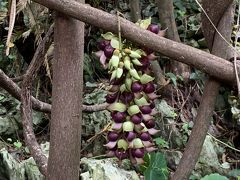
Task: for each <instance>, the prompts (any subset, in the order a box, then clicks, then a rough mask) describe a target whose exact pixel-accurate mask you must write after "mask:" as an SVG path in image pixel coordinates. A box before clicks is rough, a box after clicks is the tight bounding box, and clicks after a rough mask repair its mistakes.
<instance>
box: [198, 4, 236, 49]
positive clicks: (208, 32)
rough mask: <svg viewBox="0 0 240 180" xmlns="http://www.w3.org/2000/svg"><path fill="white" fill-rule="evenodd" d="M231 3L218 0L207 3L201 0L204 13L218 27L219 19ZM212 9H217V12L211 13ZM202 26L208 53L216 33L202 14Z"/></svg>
mask: <svg viewBox="0 0 240 180" xmlns="http://www.w3.org/2000/svg"><path fill="white" fill-rule="evenodd" d="M231 3H232V0H218V1H209V0H202V6H203V9H204V10H205V11H206V13H207V15H208V16H209V18H210V19H211V21H212V22H213V24H214V25H215V26H216V25H218V23H219V21H220V20H221V17H222V16H223V14H224V12H225V10H226V9H227V7H229V5H230V4H231ZM212 9H218V10H217V11H213V10H212ZM202 26H203V27H204V28H203V34H204V37H205V39H206V42H207V45H208V48H209V49H210V51H211V50H212V46H213V39H214V36H215V33H216V30H215V28H214V27H213V26H212V24H211V22H210V21H209V19H208V18H207V16H206V15H205V13H202Z"/></svg>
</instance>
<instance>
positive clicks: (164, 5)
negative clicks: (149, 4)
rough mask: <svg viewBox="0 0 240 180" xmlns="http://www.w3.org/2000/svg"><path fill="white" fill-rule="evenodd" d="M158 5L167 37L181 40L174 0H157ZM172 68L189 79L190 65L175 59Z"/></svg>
mask: <svg viewBox="0 0 240 180" xmlns="http://www.w3.org/2000/svg"><path fill="white" fill-rule="evenodd" d="M155 2H156V4H157V6H158V12H159V19H160V23H161V25H162V28H163V29H166V28H167V33H166V35H167V38H168V39H171V40H174V41H177V42H181V40H180V38H179V34H178V30H177V25H176V22H175V17H174V7H173V1H172V0H156V1H155ZM171 69H172V70H173V72H174V73H176V74H178V75H182V76H183V77H184V79H188V78H189V75H190V67H189V66H187V65H186V64H183V63H179V62H177V61H173V62H172V63H171Z"/></svg>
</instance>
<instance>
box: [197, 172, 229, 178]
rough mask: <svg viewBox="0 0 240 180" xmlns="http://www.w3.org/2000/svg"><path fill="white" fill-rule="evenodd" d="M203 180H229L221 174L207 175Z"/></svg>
mask: <svg viewBox="0 0 240 180" xmlns="http://www.w3.org/2000/svg"><path fill="white" fill-rule="evenodd" d="M201 180H228V178H227V177H226V176H221V175H220V174H217V173H214V174H210V175H206V176H204V177H203V178H201Z"/></svg>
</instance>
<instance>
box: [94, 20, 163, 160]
mask: <svg viewBox="0 0 240 180" xmlns="http://www.w3.org/2000/svg"><path fill="white" fill-rule="evenodd" d="M150 23H151V19H148V20H142V21H139V22H138V25H139V26H140V27H142V28H145V29H147V30H149V31H151V32H153V33H155V34H163V31H160V28H159V26H158V25H155V24H150ZM102 37H103V39H102V40H101V41H100V42H99V44H98V48H99V49H100V51H98V52H97V53H96V55H97V56H98V57H99V58H100V62H101V64H102V65H103V67H104V68H107V69H108V72H109V74H110V75H111V78H110V85H111V88H110V90H109V93H108V95H107V96H106V102H107V103H109V104H110V105H109V106H108V110H109V111H110V112H111V117H112V119H113V124H112V127H111V130H110V131H109V133H108V136H107V139H108V143H107V144H106V145H105V146H106V147H107V148H108V150H109V151H108V154H109V155H110V156H116V157H117V158H118V159H120V160H122V159H125V158H130V160H131V161H132V162H133V163H138V164H141V163H143V156H144V154H145V152H151V151H154V150H156V148H155V147H154V143H153V141H152V138H151V135H154V134H156V133H157V132H158V131H157V130H156V129H154V126H155V121H154V117H153V116H154V115H155V114H156V111H155V109H154V108H155V104H154V99H156V98H157V97H158V96H157V95H156V94H155V85H154V83H153V80H154V77H153V74H152V71H151V67H150V61H151V60H153V59H155V56H154V54H153V51H151V50H150V49H147V48H142V49H141V48H139V47H137V46H135V45H133V44H132V43H131V42H128V41H127V40H123V41H122V42H120V40H119V37H117V36H116V35H114V34H112V33H110V32H108V33H106V34H103V35H102Z"/></svg>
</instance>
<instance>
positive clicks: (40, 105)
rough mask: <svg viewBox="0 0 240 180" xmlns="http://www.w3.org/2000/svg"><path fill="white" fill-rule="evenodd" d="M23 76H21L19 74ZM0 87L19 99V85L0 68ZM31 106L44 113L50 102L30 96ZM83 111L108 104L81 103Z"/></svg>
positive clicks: (96, 108)
mask: <svg viewBox="0 0 240 180" xmlns="http://www.w3.org/2000/svg"><path fill="white" fill-rule="evenodd" d="M21 77H23V76H21ZM0 82H1V83H0V87H1V88H3V89H5V90H6V91H7V92H8V93H9V94H11V95H12V96H13V97H15V98H16V99H18V100H20V91H21V89H20V88H19V86H18V85H17V84H16V83H14V82H13V81H12V79H11V78H9V77H8V76H7V75H6V74H5V73H4V72H3V71H2V70H1V69H0ZM31 100H32V107H33V109H34V110H36V111H41V112H45V113H50V112H51V107H52V106H51V104H48V103H45V102H42V101H39V100H38V99H36V98H34V97H33V96H31ZM82 106H83V111H85V112H96V111H102V110H105V109H106V107H107V106H108V104H107V103H103V104H96V105H82Z"/></svg>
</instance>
